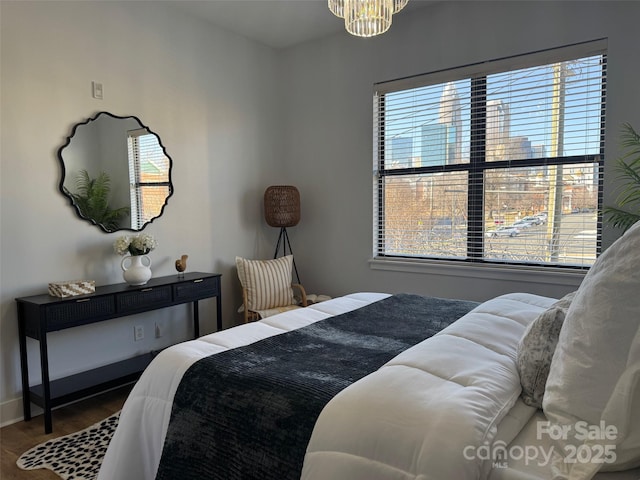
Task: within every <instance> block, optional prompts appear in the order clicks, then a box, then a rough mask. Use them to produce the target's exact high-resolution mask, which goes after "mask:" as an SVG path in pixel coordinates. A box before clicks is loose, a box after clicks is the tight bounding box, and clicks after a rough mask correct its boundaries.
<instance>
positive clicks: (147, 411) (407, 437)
mask: <svg viewBox="0 0 640 480" xmlns="http://www.w3.org/2000/svg"><path fill="white" fill-rule="evenodd" d="M387 296H388V295H386V294H378V293H358V294H352V295H347V296H345V297H340V298H337V299H333V300H330V301H327V302H323V303H320V304H316V305H313V306H311V307H308V308H306V309H300V310H294V311H290V312H287V313H284V314H281V315H277V316H274V317H269V318H267V319H265V320H262V321H260V322H256V323H251V324H247V325H241V326H239V327H235V328H232V329H229V330H224V331H221V332H217V333H214V334H211V335H207V336H204V337H201V338H199V339H197V340H193V341H189V342H185V343H183V344H180V345H176V346H174V347H171V348H169V349H167V350H165V351H163V352H162V353H161V354H160V355H158V357H157V358H156V359H155V360H154V361H153V362H152V363H151V365H150V366H149V367H148V368H147V370H146V371H145V373H144V374H143V375H142V377H141V379H140V380H139V382H138V383H137V384H136V386H135V387H134V389H133V391H132V393H131V395H130V396H129V398H128V399H127V401H126V403H125V405H124V408H123V410H122V414H121V417H120V424H119V426H118V429H117V430H116V433H115V435H114V438H113V441H112V442H111V444H110V445H109V449H108V451H107V454H106V457H105V459H104V462H103V465H102V469H101V471H100V474H99V476H98V480H115V479H126V478H135V479H153V478H154V477H155V474H156V470H157V468H158V464H159V461H160V456H161V453H162V446H163V443H164V437H165V434H166V431H167V426H168V423H169V418H170V415H171V404H172V400H173V396H174V394H175V391H176V389H177V386H178V384H179V382H180V379H181V378H182V375H183V374H184V372H185V371H186V370H187V369H188V368H189V366H190V365H191V364H193V363H194V362H195V361H196V360H198V359H199V358H202V357H204V356H208V355H211V354H214V353H218V352H221V351H224V350H227V349H229V348H234V347H238V346H242V345H246V344H249V343H252V342H254V341H257V340H260V339H262V338H266V337H268V336H272V335H277V334H279V333H283V332H285V331H289V330H293V329H296V328H299V327H302V326H305V325H309V324H311V323H313V322H315V321H318V320H321V319H324V318H327V317H329V316H331V315H336V314H339V313H343V312H346V311H349V310H353V309H355V308H359V307H361V306H364V305H366V304H368V303H371V302H373V301H377V300H380V299H382V298H385V297H387ZM553 302H554V299H550V298H546V297H539V296H535V295H529V294H509V295H505V296H502V297H498V298H496V299H493V300H490V301H488V302H485V303H484V304H482V305H480V306H479V307H478V308H476V309H474V310H473V311H472V312H470V313H469V314H467V315H465V316H464V317H463V318H462V319H460V320H459V321H457V322H456V323H454V324H453V325H451V326H450V327H448V328H446V329H445V330H443V331H442V332H440V333H439V334H437V335H435V336H434V337H432V338H430V339H427V340H425V341H424V342H422V343H420V344H418V345H416V346H414V347H412V348H411V349H409V350H407V351H405V352H403V353H402V354H400V355H398V356H397V357H396V358H394V359H393V360H391V361H390V362H388V363H387V364H386V365H385V366H383V367H382V368H381V369H379V370H378V371H376V372H374V373H372V374H370V375H368V376H366V377H365V378H363V379H361V380H360V381H358V382H356V383H354V384H352V385H351V386H350V387H348V388H347V389H345V390H344V391H343V392H341V393H340V394H339V395H337V396H336V397H335V398H334V399H333V400H332V401H331V402H329V404H328V405H327V406H326V407H325V409H324V410H323V411H322V413H321V415H320V417H319V419H318V421H317V423H316V426H315V429H314V432H313V435H312V437H311V441H310V443H309V446H308V450H307V455H306V457H305V464H304V468H303V473H302V478H303V479H305V480H321V479H322V480H326V479H331V480H341V479H343V480H357V479H363V480H365V479H366V480H372V479H376V480H382V479H389V480H391V479H393V480H395V479H425V480H426V479H453V478H455V479H456V480H463V479H475V478H483V477H485V476H486V475H487V474H488V471H489V468H490V465H487V463H486V462H483V461H482V460H481V459H480V458H478V456H477V455H476V451H475V449H477V448H478V447H480V446H482V445H487V444H490V442H491V441H492V440H493V438H494V436H495V434H496V430H497V426H498V424H499V423H500V421H501V420H502V419H503V418H504V417H505V415H506V414H507V412H509V410H510V409H511V407H512V406H513V405H514V404H515V402H516V400H517V398H518V396H519V395H520V381H519V377H518V374H517V371H516V366H515V358H516V349H517V344H518V340H519V339H520V337H521V336H522V334H523V332H524V329H525V328H526V326H527V325H528V324H529V323H530V322H531V321H532V320H533V319H534V318H536V316H538V315H539V314H540V313H541V312H542V311H543V310H544V309H545V308H547V307H548V306H549V305H550V304H551V303H553ZM515 433H517V432H514V435H515ZM510 440H511V439H509V441H510Z"/></svg>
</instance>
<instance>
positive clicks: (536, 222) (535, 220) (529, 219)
mask: <svg viewBox="0 0 640 480" xmlns="http://www.w3.org/2000/svg"><path fill="white" fill-rule="evenodd" d="M522 221H524V222H529V223H531V224H533V225H542V224H543V223H544V220H543V219H542V217H536V216H533V215H529V216H528V217H524V218H523V219H522Z"/></svg>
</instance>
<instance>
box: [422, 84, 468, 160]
mask: <svg viewBox="0 0 640 480" xmlns="http://www.w3.org/2000/svg"><path fill="white" fill-rule="evenodd" d="M439 122H440V125H443V126H446V129H445V133H444V135H445V139H446V142H447V147H446V160H445V163H447V164H452V163H458V162H459V161H460V160H461V152H462V107H461V105H460V97H459V95H458V90H457V89H456V86H455V84H454V83H453V82H447V83H446V84H445V86H444V88H443V89H442V94H441V95H440V109H439ZM423 150H424V147H423Z"/></svg>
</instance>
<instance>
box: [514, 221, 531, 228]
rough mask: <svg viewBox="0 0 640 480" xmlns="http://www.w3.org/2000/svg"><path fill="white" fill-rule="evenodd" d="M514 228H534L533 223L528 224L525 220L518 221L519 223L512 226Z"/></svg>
mask: <svg viewBox="0 0 640 480" xmlns="http://www.w3.org/2000/svg"><path fill="white" fill-rule="evenodd" d="M511 226H512V227H516V228H519V229H523V228H531V227H532V226H533V223H531V222H526V221H524V220H518V221H517V222H513V225H511Z"/></svg>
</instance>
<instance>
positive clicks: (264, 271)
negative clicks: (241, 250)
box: [236, 255, 295, 310]
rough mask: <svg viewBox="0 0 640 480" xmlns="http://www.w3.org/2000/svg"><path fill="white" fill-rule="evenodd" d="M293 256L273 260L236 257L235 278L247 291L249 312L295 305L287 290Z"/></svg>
mask: <svg viewBox="0 0 640 480" xmlns="http://www.w3.org/2000/svg"><path fill="white" fill-rule="evenodd" d="M292 265H293V255H287V256H285V257H280V258H276V259H273V260H247V259H245V258H241V257H236V267H237V268H238V278H239V279H240V283H241V284H242V287H243V288H244V289H246V291H247V307H248V309H249V310H266V309H269V308H278V307H286V306H288V305H292V304H294V303H295V300H294V298H293V290H292V289H291V267H292Z"/></svg>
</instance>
